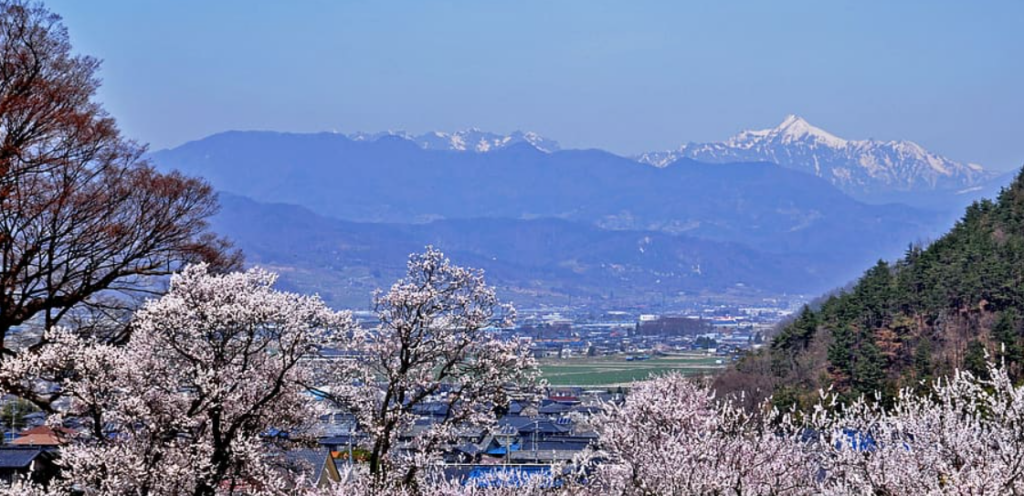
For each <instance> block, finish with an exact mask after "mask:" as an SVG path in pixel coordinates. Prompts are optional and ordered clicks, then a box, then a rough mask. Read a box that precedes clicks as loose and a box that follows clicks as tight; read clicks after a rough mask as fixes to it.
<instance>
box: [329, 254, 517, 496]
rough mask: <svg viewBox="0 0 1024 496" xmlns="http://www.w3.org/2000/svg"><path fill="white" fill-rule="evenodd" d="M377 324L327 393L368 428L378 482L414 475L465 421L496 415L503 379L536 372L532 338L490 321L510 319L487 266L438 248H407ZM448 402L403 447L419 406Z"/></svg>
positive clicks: (381, 298)
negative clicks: (402, 272) (468, 263)
mask: <svg viewBox="0 0 1024 496" xmlns="http://www.w3.org/2000/svg"><path fill="white" fill-rule="evenodd" d="M374 307H375V310H376V313H377V317H378V319H379V321H380V325H379V327H378V328H377V329H375V330H372V331H368V332H365V333H363V334H361V335H360V336H358V338H357V339H356V342H357V343H358V350H359V352H360V358H359V359H357V360H354V361H347V362H340V363H339V364H338V365H337V366H336V367H335V369H334V370H333V376H332V377H330V378H329V383H330V388H328V389H329V390H330V395H331V397H332V398H333V399H334V400H335V401H337V403H338V404H339V405H342V406H344V407H347V408H349V409H350V410H351V411H352V412H353V413H354V414H355V415H356V416H357V418H358V420H359V423H360V426H361V427H362V428H363V429H364V430H365V431H366V432H367V434H368V435H369V438H370V442H369V449H370V459H369V465H370V467H369V468H370V472H371V474H372V475H373V477H374V478H375V480H376V481H377V482H383V481H385V480H389V479H396V480H398V481H399V482H400V483H402V484H406V485H411V484H415V482H416V475H417V473H418V470H419V468H421V467H423V466H424V465H426V464H428V463H432V462H433V461H436V460H437V454H438V453H439V451H441V450H443V449H444V448H446V447H447V443H449V442H450V441H451V440H452V439H453V438H454V436H455V434H456V430H457V429H458V428H463V427H466V426H472V425H482V424H487V423H489V422H493V421H494V420H495V417H494V413H493V409H494V407H495V406H498V405H502V404H504V403H506V402H507V398H506V396H505V392H506V387H507V386H509V385H519V386H528V385H529V384H530V383H531V382H533V380H534V379H535V378H536V375H537V368H536V363H535V360H534V359H533V357H532V355H531V353H530V350H529V343H528V342H527V341H524V340H516V339H513V340H502V339H500V337H499V336H497V335H496V334H495V332H494V331H493V326H503V325H508V324H510V323H511V321H512V319H513V318H514V316H515V313H514V310H513V309H512V307H511V306H508V305H502V304H501V303H499V301H498V299H497V297H496V296H495V292H494V288H492V287H490V286H487V285H486V284H485V282H484V278H483V273H482V272H480V271H478V270H471V269H466V268H463V267H459V266H456V265H453V264H452V263H451V262H450V261H449V260H448V259H447V258H445V256H444V255H443V254H442V253H441V252H440V251H438V250H436V249H434V248H431V247H428V248H427V249H426V251H425V252H423V253H419V254H413V255H411V256H410V258H409V262H408V273H407V275H406V277H405V278H403V279H401V280H399V281H398V282H396V283H395V284H394V285H393V286H392V287H391V289H390V290H389V291H388V292H387V293H378V294H377V295H376V296H375V297H374ZM428 402H436V403H438V404H440V405H443V408H444V414H443V416H442V417H441V418H440V419H438V420H437V421H436V422H435V423H433V424H432V425H430V426H429V427H428V428H427V429H425V430H424V431H423V432H422V433H420V434H419V435H417V436H416V437H415V440H414V441H413V442H412V444H411V445H408V446H403V447H402V449H401V450H398V449H396V446H397V443H398V437H399V435H400V434H402V433H403V432H405V431H406V430H408V429H409V428H410V427H412V426H413V423H414V421H415V419H416V417H417V415H416V414H415V410H416V409H417V407H419V406H421V405H424V404H426V403H428Z"/></svg>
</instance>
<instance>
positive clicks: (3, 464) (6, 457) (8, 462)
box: [0, 446, 43, 468]
mask: <svg viewBox="0 0 1024 496" xmlns="http://www.w3.org/2000/svg"><path fill="white" fill-rule="evenodd" d="M42 453H43V449H42V448H39V447H15V446H5V447H3V448H0V468H26V467H28V466H29V464H31V463H32V460H35V459H36V457H38V456H39V455H41V454H42Z"/></svg>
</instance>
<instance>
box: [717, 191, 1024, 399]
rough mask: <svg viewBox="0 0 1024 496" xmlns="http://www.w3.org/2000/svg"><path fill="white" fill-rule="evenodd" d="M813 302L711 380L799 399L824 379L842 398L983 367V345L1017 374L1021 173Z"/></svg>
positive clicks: (1023, 266)
mask: <svg viewBox="0 0 1024 496" xmlns="http://www.w3.org/2000/svg"><path fill="white" fill-rule="evenodd" d="M815 307H816V308H815V309H813V310H812V309H811V308H805V309H804V311H803V312H802V313H801V314H800V315H799V316H798V317H797V318H796V319H795V320H794V321H793V322H791V323H790V324H788V325H787V326H785V327H784V328H783V329H782V330H781V331H780V332H779V334H778V335H777V336H776V337H775V339H774V340H773V342H772V344H771V346H770V347H769V348H767V349H766V350H764V351H762V352H761V353H759V354H755V355H751V356H749V357H747V358H745V359H744V360H742V361H741V362H740V363H739V364H738V365H737V367H736V368H735V369H734V370H731V371H729V372H728V373H727V374H725V375H723V376H722V377H721V378H720V379H719V386H720V388H721V389H723V390H725V391H734V390H738V389H741V388H742V389H746V390H751V391H753V390H760V391H761V392H762V393H773V394H774V398H775V399H774V401H775V402H776V404H779V405H789V404H793V403H794V402H797V403H801V404H805V403H806V402H807V401H810V400H812V399H815V398H816V395H817V390H818V389H819V388H827V387H828V386H830V385H831V386H834V388H835V389H836V390H837V391H839V392H840V393H842V394H844V395H847V396H848V397H849V396H853V395H859V394H861V393H864V394H872V393H873V392H874V391H881V392H882V393H883V395H885V396H886V397H891V395H892V394H894V393H895V391H896V390H897V389H898V388H901V387H905V386H914V385H917V384H918V383H919V381H922V380H929V379H931V378H934V377H937V376H939V375H945V374H949V373H951V372H952V371H953V370H955V369H957V368H961V369H967V370H971V371H973V372H976V373H980V374H984V373H985V368H984V362H985V352H986V350H987V351H988V353H989V354H990V355H991V356H992V357H993V358H995V359H997V360H1005V362H1006V364H1007V366H1008V368H1009V369H1010V370H1011V374H1012V375H1013V376H1014V377H1016V378H1017V379H1018V380H1020V379H1021V378H1022V377H1024V374H1022V362H1024V357H1022V345H1024V339H1022V334H1024V325H1022V323H1024V318H1022V317H1024V172H1021V173H1019V174H1018V176H1017V178H1016V180H1014V181H1013V182H1012V183H1011V184H1010V185H1009V186H1008V187H1007V188H1005V189H1003V190H1002V192H1001V193H1000V194H999V196H998V199H997V200H996V201H991V200H983V201H980V202H976V203H974V204H973V205H971V206H970V207H968V208H967V211H966V213H965V215H964V216H963V218H962V219H961V220H960V221H959V222H957V223H956V225H955V226H954V227H953V228H952V229H951V230H950V231H949V232H948V233H947V234H946V235H944V236H943V237H941V238H940V239H938V240H937V241H935V242H934V243H932V244H931V245H930V246H928V247H927V248H924V249H922V248H919V247H910V248H909V249H908V250H907V252H906V255H905V256H904V257H903V258H902V259H901V260H899V261H897V262H895V263H894V264H888V263H886V262H884V261H880V262H878V264H876V265H875V266H874V267H871V268H870V269H868V270H867V272H865V274H864V275H863V276H862V277H861V279H860V280H859V281H858V282H857V283H856V284H855V285H854V286H853V287H852V288H850V289H849V290H847V291H843V292H841V293H839V294H836V295H833V296H830V297H828V298H827V299H825V300H823V301H822V302H821V304H820V305H815Z"/></svg>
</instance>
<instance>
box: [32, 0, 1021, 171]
mask: <svg viewBox="0 0 1024 496" xmlns="http://www.w3.org/2000/svg"><path fill="white" fill-rule="evenodd" d="M45 3H46V5H47V6H48V7H49V8H51V9H52V10H54V11H55V12H57V13H58V14H60V15H62V16H63V17H64V21H65V24H66V25H67V27H68V29H69V32H70V36H71V42H72V44H73V46H74V47H75V49H76V50H77V51H78V52H80V53H84V54H88V55H92V56H95V57H98V58H100V59H102V60H103V61H104V62H103V66H102V72H101V77H102V78H103V80H104V86H103V88H102V89H101V91H100V100H101V101H103V102H104V104H105V106H106V108H107V110H108V111H110V113H111V114H113V115H114V116H115V117H116V118H117V119H118V121H119V123H120V125H121V128H122V130H123V131H124V132H125V134H127V135H128V136H130V137H132V138H134V139H137V140H139V141H142V142H147V143H150V145H151V147H152V148H153V149H161V148H166V147H173V146H176V145H179V144H181V143H184V142H186V141H190V140H195V139H199V138H202V137H204V136H207V135H210V134H214V133H217V132H221V131H226V130H235V129H262V130H276V131H290V132H319V131H337V132H344V133H350V132H356V131H366V132H376V131H384V130H405V131H409V132H414V133H421V132H428V131H433V130H443V131H452V130H457V129H464V128H469V127H476V128H480V129H484V130H489V131H494V132H501V133H507V132H511V131H514V130H517V129H518V130H524V131H527V130H529V131H535V132H538V133H540V134H542V135H544V136H547V137H550V138H553V139H555V140H558V141H559V142H560V143H561V144H562V146H563V147H567V148H602V149H606V150H609V151H612V152H616V153H620V154H635V153H641V152H644V151H654V150H665V149H670V148H674V147H676V146H678V145H680V144H682V143H685V142H689V141H696V142H703V141H718V140H723V139H725V138H727V137H729V136H731V135H733V134H735V133H737V132H739V131H741V130H744V129H760V128H767V127H773V126H775V125H776V124H777V123H778V122H780V121H781V120H782V119H783V117H784V116H785V115H786V114H791V113H793V114H798V115H800V116H802V117H804V118H805V119H807V120H808V121H809V122H811V123H812V124H814V125H816V126H818V127H821V128H823V129H825V130H828V131H830V132H832V133H833V134H836V135H838V136H841V137H844V138H849V139H863V138H875V139H885V140H889V139H909V140H912V141H916V142H918V143H920V144H921V145H923V146H925V147H926V148H928V149H930V150H932V151H935V152H938V153H940V154H944V155H947V156H949V157H950V158H952V159H955V160H960V161H969V162H976V163H980V164H983V165H985V166H986V167H989V168H992V169H996V170H1009V169H1012V168H1014V167H1019V166H1020V165H1022V164H1024V96H1022V88H1024V85H1022V81H1024V29H1021V28H1020V23H1021V21H1022V20H1024V2H1020V1H1017V0H1005V1H1000V0H992V1H985V2H962V1H955V2H954V1H944V0H928V1H900V2H883V1H880V0H879V1H870V0H858V1H843V0H836V1H827V2H822V1H810V0H808V1H789V0H785V1H771V2H768V1H763V0H750V1H743V0H728V1H715V2H711V1H707V2H696V1H695V2H683V1H653V0H651V1H630V2H627V1H618V2H612V1H602V0H558V1H542V0H517V1H514V2H513V1H509V2H498V1H481V0H467V1H441V0H438V1H416V2H413V1H409V2H398V1H387V0H373V1H371V0H334V1H329V0H292V1H284V0H281V1H269V0H267V1H257V0H248V1H242V0H217V1H200V0H177V1H174V2H157V1H148V0H146V1H140V0H95V1H89V2H83V1H81V0H50V1H47V2H45Z"/></svg>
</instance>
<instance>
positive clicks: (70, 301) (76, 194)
mask: <svg viewBox="0 0 1024 496" xmlns="http://www.w3.org/2000/svg"><path fill="white" fill-rule="evenodd" d="M98 68H99V61H98V60H96V59H94V58H92V57H88V56H82V55H76V54H73V53H72V51H71V45H70V43H69V41H68V34H67V30H66V28H65V27H64V26H63V24H62V23H61V19H60V17H59V16H57V15H56V14H53V13H51V12H49V11H48V10H46V8H44V7H43V6H42V5H39V4H35V3H28V2H23V1H3V0H0V357H8V356H13V355H15V354H16V353H31V352H37V351H39V350H40V349H41V348H42V347H43V346H45V344H46V343H45V342H44V341H43V340H42V338H36V339H34V340H31V342H29V343H25V342H22V343H21V345H20V346H18V347H15V346H13V345H12V343H11V339H10V338H11V335H12V330H15V329H17V328H18V327H19V326H24V325H26V324H27V323H39V324H40V325H41V326H43V327H50V326H53V325H55V324H57V323H59V322H61V321H62V319H66V318H70V316H73V315H81V314H83V313H86V312H89V311H109V310H116V309H118V308H123V307H124V305H125V304H126V303H130V300H132V299H133V296H138V295H139V294H140V293H145V292H147V291H152V290H154V289H157V288H158V287H159V286H158V285H156V284H155V282H154V280H153V278H154V277H158V276H162V275H166V274H169V273H171V272H172V271H174V270H175V269H177V268H179V267H181V266H182V265H183V264H185V263H189V262H193V261H200V260H201V261H207V262H210V263H211V264H212V266H213V267H215V268H219V269H228V268H234V267H237V266H238V264H239V263H240V262H241V258H240V255H239V254H238V253H237V252H236V251H233V250H232V249H231V248H230V245H229V244H228V243H227V241H225V240H223V239H221V238H218V237H216V236H215V235H213V234H212V233H210V232H208V230H207V228H208V227H207V223H206V219H207V218H208V217H209V216H210V215H212V214H213V213H215V212H216V209H217V201H216V195H215V194H214V192H213V191H212V189H211V188H210V186H209V185H208V184H207V183H205V182H204V181H202V180H200V179H195V178H189V177H185V176H182V175H180V174H178V173H171V174H163V173H160V172H157V171H156V170H154V168H153V167H151V166H150V165H149V164H148V163H147V162H146V160H145V159H144V158H143V155H144V152H145V147H144V146H142V145H139V144H137V143H135V142H134V141H131V140H128V139H126V138H124V137H122V136H121V133H120V131H119V130H118V128H117V125H116V123H115V122H114V119H113V118H112V117H110V116H109V115H108V114H107V113H106V112H105V111H104V110H103V108H102V106H101V105H100V104H99V103H97V102H96V101H95V99H94V97H95V94H96V90H97V88H98V87H99V85H100V81H99V79H98V77H97V76H96V71H97V69H98ZM21 334H24V333H21ZM20 341H24V338H21V339H20ZM3 386H11V387H12V388H13V389H8V391H11V392H15V393H18V394H19V395H22V396H25V397H27V398H30V399H32V401H34V402H36V403H38V404H40V405H41V406H45V405H46V404H47V403H48V401H49V400H51V399H53V398H46V397H43V396H40V395H36V394H32V393H31V392H29V391H19V390H18V389H17V388H15V385H7V384H4V385H3Z"/></svg>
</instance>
